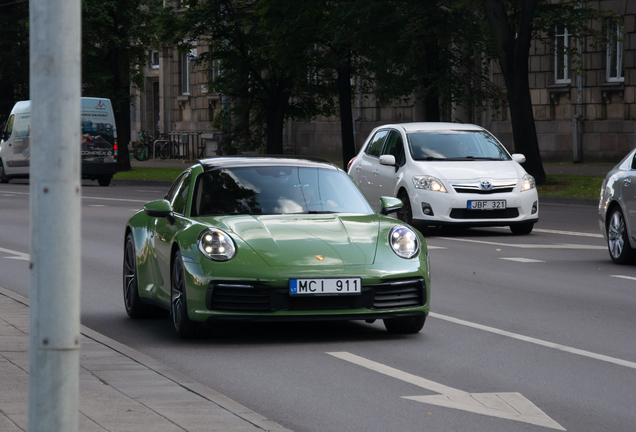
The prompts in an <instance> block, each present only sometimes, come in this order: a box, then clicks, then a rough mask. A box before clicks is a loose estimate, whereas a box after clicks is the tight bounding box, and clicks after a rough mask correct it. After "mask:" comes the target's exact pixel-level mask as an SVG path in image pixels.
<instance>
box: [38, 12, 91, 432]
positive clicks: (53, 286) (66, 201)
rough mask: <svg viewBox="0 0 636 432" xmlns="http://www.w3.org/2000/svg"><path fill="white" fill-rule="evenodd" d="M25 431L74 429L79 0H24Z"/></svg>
mask: <svg viewBox="0 0 636 432" xmlns="http://www.w3.org/2000/svg"><path fill="white" fill-rule="evenodd" d="M29 13H30V92H31V152H30V158H31V167H30V194H31V198H30V200H31V201H30V205H31V291H30V294H29V297H30V300H31V301H30V320H31V323H30V346H29V363H30V365H29V431H32V432H45V431H46V432H49V431H65V432H73V431H77V429H78V403H79V402H78V401H79V346H80V320H79V312H80V301H79V294H80V264H81V254H80V222H81V219H80V212H81V191H80V187H81V183H80V166H81V164H80V157H81V156H80V145H79V143H80V135H79V132H80V97H81V78H80V72H81V2H80V0H31V1H30V6H29Z"/></svg>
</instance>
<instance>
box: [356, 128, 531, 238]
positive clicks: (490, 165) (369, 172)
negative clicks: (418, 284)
mask: <svg viewBox="0 0 636 432" xmlns="http://www.w3.org/2000/svg"><path fill="white" fill-rule="evenodd" d="M523 162H525V157H524V156H523V155H522V154H513V155H512V156H511V155H510V154H509V153H508V151H507V150H506V149H505V147H504V146H503V145H502V144H501V143H500V142H499V141H497V139H496V138H495V137H494V136H493V135H492V134H490V133H489V132H488V131H487V130H486V129H484V128H482V127H480V126H475V125H470V124H460V123H403V124H391V125H384V126H380V127H377V128H375V129H374V130H373V131H372V132H371V134H370V135H369V137H368V138H367V140H366V141H365V143H364V145H363V146H362V149H361V150H360V153H358V155H357V156H356V157H355V158H354V159H352V160H351V161H350V162H349V164H348V166H347V171H348V173H349V175H350V176H351V178H353V180H354V181H355V182H356V184H357V185H358V186H359V187H360V189H361V190H362V192H363V193H364V194H365V195H366V197H367V198H368V199H369V201H370V202H371V204H372V205H373V206H374V208H375V210H376V211H378V210H379V209H380V208H379V206H380V197H381V196H395V197H398V198H400V199H401V200H402V202H403V207H402V209H401V210H400V211H399V212H398V218H400V219H401V220H403V221H404V222H406V223H409V224H413V223H415V224H420V225H426V226H441V225H455V226H509V227H510V229H511V231H512V232H513V233H514V234H529V233H530V232H532V228H533V226H534V224H535V223H536V222H538V220H539V198H538V195H537V189H536V184H535V180H534V177H532V176H531V175H529V174H528V173H527V172H526V171H525V170H524V169H523V168H522V167H521V165H519V164H520V163H523Z"/></svg>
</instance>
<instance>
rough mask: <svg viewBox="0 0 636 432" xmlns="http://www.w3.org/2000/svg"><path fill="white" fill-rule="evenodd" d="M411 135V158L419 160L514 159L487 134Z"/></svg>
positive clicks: (452, 131) (453, 132)
mask: <svg viewBox="0 0 636 432" xmlns="http://www.w3.org/2000/svg"><path fill="white" fill-rule="evenodd" d="M407 136H408V140H409V149H410V151H411V156H412V157H413V159H414V160H418V161H439V160H454V161H474V160H510V155H509V154H508V152H507V151H506V149H505V148H504V147H503V146H502V145H501V144H500V143H499V141H497V140H496V139H495V137H493V136H492V135H490V134H489V133H487V132H484V131H466V130H448V131H430V132H429V131H427V132H424V131H418V132H411V133H408V134H407Z"/></svg>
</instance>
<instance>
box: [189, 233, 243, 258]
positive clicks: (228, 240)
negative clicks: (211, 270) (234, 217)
mask: <svg viewBox="0 0 636 432" xmlns="http://www.w3.org/2000/svg"><path fill="white" fill-rule="evenodd" d="M197 243H198V244H199V250H200V251H201V253H202V254H203V255H204V256H205V257H206V258H208V259H211V260H214V261H227V260H231V259H232V258H233V257H234V255H235V254H236V246H235V245H234V240H232V237H230V236H229V235H227V234H226V233H225V232H223V231H221V230H220V229H216V228H208V229H206V230H204V231H203V232H202V233H201V234H199V240H198V241H197Z"/></svg>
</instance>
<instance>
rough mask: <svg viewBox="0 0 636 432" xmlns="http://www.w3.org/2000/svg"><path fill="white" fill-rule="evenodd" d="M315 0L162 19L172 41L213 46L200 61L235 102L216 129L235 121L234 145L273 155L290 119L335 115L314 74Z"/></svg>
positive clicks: (221, 4) (214, 7) (228, 6)
mask: <svg viewBox="0 0 636 432" xmlns="http://www.w3.org/2000/svg"><path fill="white" fill-rule="evenodd" d="M315 16H316V11H315V3H314V2H312V1H310V0H298V1H293V0H287V1H283V0H256V1H234V0H206V1H191V2H190V3H189V7H188V8H187V9H186V10H185V11H184V12H183V14H182V15H181V16H180V15H179V14H177V13H175V11H173V10H167V11H166V14H165V15H164V28H165V29H166V32H167V33H168V35H170V37H171V38H172V41H173V43H175V44H177V45H179V46H180V49H182V50H185V49H187V47H188V43H191V42H192V41H195V40H196V41H198V44H201V43H202V44H203V45H207V46H209V50H208V51H206V52H203V53H202V54H200V55H199V59H198V61H199V63H200V64H201V65H203V66H204V67H206V68H207V69H212V68H217V69H218V70H220V73H219V74H217V75H216V77H215V79H214V80H213V82H212V83H211V85H210V86H211V89H212V90H213V91H214V92H217V93H221V94H222V95H223V96H224V97H226V98H231V99H232V107H231V110H230V111H226V112H225V113H224V114H223V115H222V116H221V118H220V119H217V121H218V123H217V126H222V125H223V123H224V122H225V124H227V122H228V116H229V115H230V113H231V118H232V122H231V124H232V132H233V133H232V135H233V136H232V146H228V145H227V143H226V144H225V145H224V146H223V147H224V152H231V151H233V150H232V149H236V148H237V147H245V146H247V147H258V146H260V145H261V143H262V142H263V141H264V142H265V147H266V152H267V153H268V154H282V153H283V128H284V124H285V120H286V119H288V118H289V119H296V120H310V119H312V118H314V117H315V116H317V115H330V114H332V113H333V112H334V104H333V101H332V100H331V99H330V97H327V94H328V91H327V90H326V89H325V85H324V83H323V82H321V80H319V79H318V77H317V76H314V75H315V64H316V55H317V54H316V50H315V49H314V48H315V47H314V39H313V38H312V37H313V35H314V34H315V32H316V26H317V22H316V20H315Z"/></svg>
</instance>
